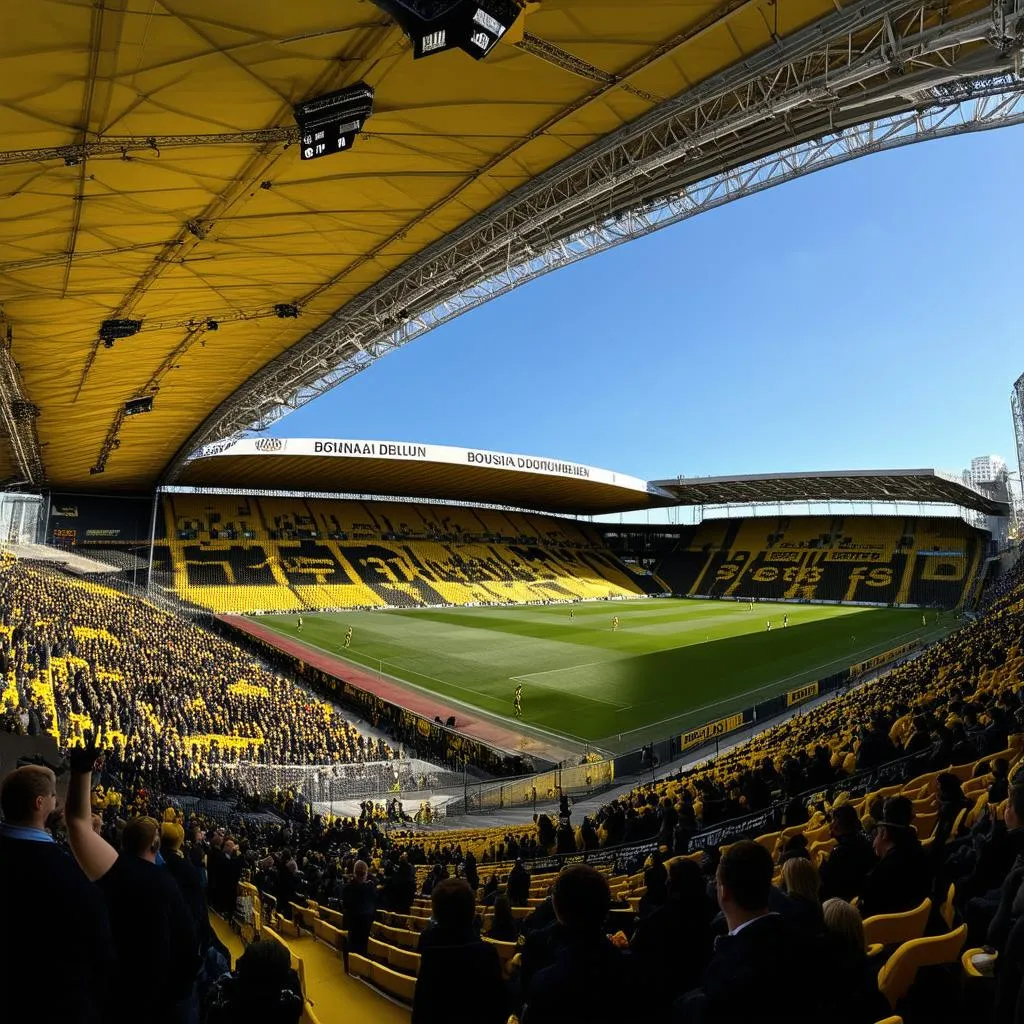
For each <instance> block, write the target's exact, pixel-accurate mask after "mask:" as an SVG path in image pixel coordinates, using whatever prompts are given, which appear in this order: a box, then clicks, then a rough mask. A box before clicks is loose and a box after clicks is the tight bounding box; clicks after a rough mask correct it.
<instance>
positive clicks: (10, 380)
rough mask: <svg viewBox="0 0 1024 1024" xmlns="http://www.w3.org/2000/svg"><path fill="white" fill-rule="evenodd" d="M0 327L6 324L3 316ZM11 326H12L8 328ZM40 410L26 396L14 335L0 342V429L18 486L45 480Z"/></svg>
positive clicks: (36, 484)
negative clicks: (13, 346) (14, 352)
mask: <svg viewBox="0 0 1024 1024" xmlns="http://www.w3.org/2000/svg"><path fill="white" fill-rule="evenodd" d="M0 324H4V318H3V315H2V314H0ZM8 326H9V325H8ZM38 416H39V409H38V408H37V407H36V406H35V405H33V403H32V402H30V401H29V400H28V398H27V397H26V396H25V389H24V385H23V384H22V380H21V371H20V370H19V369H18V364H17V363H16V362H15V361H14V359H13V358H12V357H11V335H10V332H9V330H8V331H6V340H4V341H3V342H0V429H2V431H3V433H4V434H6V440H7V444H8V445H9V446H10V451H11V455H12V457H13V461H14V463H15V465H17V467H18V473H19V477H20V479H19V481H18V482H19V483H20V484H23V485H24V484H30V485H31V486H33V487H40V486H42V484H43V483H44V482H45V480H46V471H45V469H44V467H43V456H42V450H41V449H40V447H39V437H38V435H37V433H36V418H37V417H38Z"/></svg>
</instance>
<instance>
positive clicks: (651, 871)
mask: <svg viewBox="0 0 1024 1024" xmlns="http://www.w3.org/2000/svg"><path fill="white" fill-rule="evenodd" d="M650 860H651V863H650V866H649V867H648V868H647V869H646V870H645V871H644V886H645V888H646V890H647V891H646V892H645V893H644V894H643V896H641V897H640V916H641V917H646V916H647V915H648V914H650V913H652V912H653V911H654V910H656V909H657V908H658V907H660V906H663V905H664V903H665V901H666V900H667V899H668V871H667V870H666V868H665V863H664V858H663V857H662V856H661V852H660V851H659V850H655V851H654V852H653V853H652V854H651V858H650Z"/></svg>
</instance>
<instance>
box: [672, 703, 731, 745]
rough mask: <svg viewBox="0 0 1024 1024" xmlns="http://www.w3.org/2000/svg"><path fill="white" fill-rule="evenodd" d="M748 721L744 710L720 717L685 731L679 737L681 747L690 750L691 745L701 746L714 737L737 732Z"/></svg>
mask: <svg viewBox="0 0 1024 1024" xmlns="http://www.w3.org/2000/svg"><path fill="white" fill-rule="evenodd" d="M745 723H746V716H745V715H744V713H743V712H742V711H740V712H737V713H736V714H735V715H729V717H728V718H720V719H718V721H717V722H709V723H708V724H707V725H702V726H700V727H699V728H697V729H691V730H690V731H689V732H684V733H683V735H682V736H681V737H680V738H679V749H680V750H689V749H690V748H691V747H699V746H700V745H701V744H702V743H706V742H707V741H708V740H711V739H714V738H715V737H716V736H724V735H725V734H726V733H727V732H735V730H736V729H742V728H743V726H744V724H745Z"/></svg>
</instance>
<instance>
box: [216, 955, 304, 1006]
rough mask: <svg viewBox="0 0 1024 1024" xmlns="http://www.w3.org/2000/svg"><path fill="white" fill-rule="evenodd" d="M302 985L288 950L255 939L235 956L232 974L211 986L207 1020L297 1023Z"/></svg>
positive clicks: (301, 1003)
mask: <svg viewBox="0 0 1024 1024" xmlns="http://www.w3.org/2000/svg"><path fill="white" fill-rule="evenodd" d="M302 1006H303V999H302V989H301V987H300V984H299V976H298V975H297V974H296V973H295V971H293V970H292V963H291V957H290V956H289V955H288V951H287V950H286V949H285V948H284V947H283V946H282V945H280V943H277V942H274V941H272V940H270V939H257V940H256V941H255V942H253V943H251V944H250V945H249V946H248V947H247V948H246V950H245V952H244V953H243V954H242V955H241V956H240V957H239V958H238V963H237V964H236V965H235V971H234V973H233V974H228V975H225V976H224V977H222V978H221V979H220V980H219V981H218V982H217V983H216V985H215V986H214V988H213V990H212V992H211V994H210V1001H209V1013H208V1015H207V1018H206V1019H207V1024H257V1022H258V1024H298V1021H299V1018H300V1017H301V1016H302Z"/></svg>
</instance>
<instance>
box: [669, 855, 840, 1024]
mask: <svg viewBox="0 0 1024 1024" xmlns="http://www.w3.org/2000/svg"><path fill="white" fill-rule="evenodd" d="M773 870H774V868H773V865H772V858H771V854H769V853H768V851H767V850H765V849H764V847H762V846H758V845H757V844H756V843H750V842H740V843H736V844H735V845H734V846H733V847H731V848H730V849H729V850H728V851H727V852H726V853H725V854H723V856H722V861H721V863H720V864H719V866H718V878H717V888H718V902H719V905H720V906H721V908H722V913H723V914H724V915H725V920H726V924H727V925H728V928H729V933H728V935H724V936H722V937H721V938H720V939H719V940H718V941H717V943H716V946H715V953H714V955H713V956H712V958H711V962H710V964H709V965H708V969H707V971H706V972H705V977H704V986H703V988H701V989H697V990H696V991H694V992H690V993H688V994H687V995H686V996H684V997H683V998H682V999H681V1000H679V1001H678V1002H677V1003H676V1017H675V1020H677V1021H680V1022H682V1024H739V1022H740V1021H748V1020H749V1021H755V1020H756V1021H759V1022H762V1024H813V1022H816V1021H819V1020H821V1019H822V1018H821V1013H822V1007H823V989H822V986H823V985H824V984H825V978H826V975H827V971H826V970H825V969H824V967H823V965H822V964H821V962H820V956H819V954H818V953H817V951H816V948H815V944H814V941H813V939H812V937H811V936H809V935H807V934H806V933H804V932H802V931H801V930H800V929H798V928H796V927H795V926H794V925H792V924H790V923H789V922H788V921H787V920H786V919H785V918H784V917H782V916H781V915H779V914H775V913H772V912H771V911H770V910H769V908H768V904H769V899H770V897H771V888H772V872H773ZM794 993H797V995H795V996H794Z"/></svg>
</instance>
